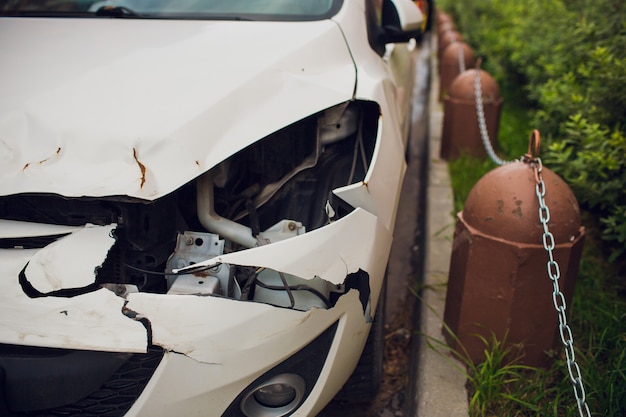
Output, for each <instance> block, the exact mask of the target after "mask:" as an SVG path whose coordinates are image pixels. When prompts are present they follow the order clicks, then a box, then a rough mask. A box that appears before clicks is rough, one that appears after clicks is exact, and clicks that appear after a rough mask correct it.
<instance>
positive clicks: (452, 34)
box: [437, 30, 463, 74]
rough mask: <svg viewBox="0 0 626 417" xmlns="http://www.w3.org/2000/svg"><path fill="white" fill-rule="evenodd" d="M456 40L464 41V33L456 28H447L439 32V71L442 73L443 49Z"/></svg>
mask: <svg viewBox="0 0 626 417" xmlns="http://www.w3.org/2000/svg"><path fill="white" fill-rule="evenodd" d="M454 42H463V35H461V34H460V33H459V32H457V31H455V30H447V31H445V32H442V33H440V34H439V37H438V38H437V58H438V59H439V73H440V74H441V57H442V56H443V51H445V50H446V48H447V47H448V46H449V45H450V44H452V43H454ZM457 53H458V52H457Z"/></svg>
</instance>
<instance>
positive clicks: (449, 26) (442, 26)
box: [437, 20, 457, 36]
mask: <svg viewBox="0 0 626 417" xmlns="http://www.w3.org/2000/svg"><path fill="white" fill-rule="evenodd" d="M449 30H454V31H456V30H457V28H456V25H455V24H454V22H453V21H451V20H448V21H445V22H442V23H439V24H437V35H438V36H441V35H442V34H444V33H446V32H447V31H449Z"/></svg>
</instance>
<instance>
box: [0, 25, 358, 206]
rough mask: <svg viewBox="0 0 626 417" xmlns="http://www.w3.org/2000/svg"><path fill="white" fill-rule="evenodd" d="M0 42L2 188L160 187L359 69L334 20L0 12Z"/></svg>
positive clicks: (327, 99)
mask: <svg viewBox="0 0 626 417" xmlns="http://www.w3.org/2000/svg"><path fill="white" fill-rule="evenodd" d="M15 39H20V42H19V43H17V42H14V40H15ZM0 50H1V51H2V66H1V67H0V195H10V194H16V193H26V192H46V193H56V194H61V195H64V196H71V197H78V196H104V195H128V196H133V197H138V198H143V199H148V200H153V199H156V198H158V197H160V196H163V195H165V194H167V193H169V192H171V191H173V190H175V189H176V188H178V187H179V186H181V185H182V184H184V183H186V182H188V181H189V180H191V179H193V178H195V177H196V176H198V175H200V174H201V173H203V172H205V171H207V170H208V169H209V168H211V167H212V166H214V165H215V164H217V163H219V162H220V161H222V160H224V159H225V158H227V157H228V156H230V155H232V154H234V153H235V152H237V151H238V150H240V149H242V148H244V147H245V146H247V145H249V144H251V143H253V142H254V141H256V140H258V139H260V138H262V137H264V136H266V135H268V134H269V133H271V132H273V131H276V130H278V129H280V128H281V127H283V126H286V125H289V124H291V123H293V122H294V121H297V120H300V119H302V118H303V117H306V116H308V115H310V114H312V113H315V112H317V111H319V110H321V109H324V108H327V107H330V106H332V105H335V104H337V103H340V102H342V101H345V100H348V99H350V98H351V97H352V95H353V92H354V88H355V81H356V78H355V77H356V73H355V67H354V64H353V61H352V59H351V56H350V53H349V50H348V47H347V45H346V43H345V41H344V38H343V37H342V35H341V31H340V29H339V27H338V26H337V24H336V23H335V22H333V21H330V20H325V21H317V22H224V21H168V20H134V19H131V20H115V19H104V20H100V19H72V20H65V19H28V18H26V19H3V22H2V25H0ZM320 51H323V52H320ZM320 57H322V59H320ZM305 97H306V99H305Z"/></svg>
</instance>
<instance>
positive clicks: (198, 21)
mask: <svg viewBox="0 0 626 417" xmlns="http://www.w3.org/2000/svg"><path fill="white" fill-rule="evenodd" d="M20 3H21V2H5V3H4V4H3V3H0V4H2V6H0V10H2V14H3V16H4V17H2V18H1V19H3V21H2V26H1V27H0V49H2V50H3V51H5V54H6V57H8V58H7V59H6V60H5V62H6V65H3V68H2V70H1V77H0V88H1V95H0V162H1V163H0V294H1V295H0V296H1V297H2V302H1V303H0V414H1V415H7V416H15V417H17V416H20V417H25V416H41V415H45V416H48V415H50V416H67V415H93V416H151V417H152V416H171V415H209V416H246V417H260V416H267V417H270V416H283V415H301V416H313V415H315V414H316V413H318V412H319V411H320V410H321V409H322V408H323V407H324V406H325V405H326V404H327V403H328V402H329V401H330V400H331V399H332V398H333V397H334V396H335V394H336V393H337V392H338V391H339V390H340V389H341V388H342V386H344V383H345V382H346V381H347V380H348V378H349V377H350V374H351V373H352V371H353V370H354V368H355V367H356V366H357V362H358V361H359V357H360V354H361V351H362V350H363V347H364V346H365V344H366V340H367V338H368V334H369V330H370V328H371V327H372V323H373V321H374V318H375V315H376V310H377V307H379V306H380V299H381V297H380V295H381V292H383V291H384V275H385V268H386V263H387V259H388V255H389V250H390V247H391V241H392V234H393V225H394V221H395V211H396V208H397V204H398V200H399V193H400V187H401V183H402V178H403V175H404V170H405V159H404V158H405V145H406V137H407V133H408V117H409V113H410V112H409V110H410V106H409V103H410V92H411V81H412V79H413V77H412V67H411V64H410V62H411V61H410V57H411V54H412V53H413V52H414V49H415V44H414V43H412V44H406V43H399V42H406V41H408V40H409V39H411V38H414V37H416V36H419V34H418V32H417V30H418V28H419V27H420V26H421V14H420V13H419V11H418V9H417V8H416V7H415V6H414V5H413V4H412V3H411V2H410V1H409V0H393V1H392V0H385V1H383V2H382V5H383V6H382V7H383V8H382V9H381V4H380V3H378V2H374V1H369V0H368V1H364V0H344V1H338V0H337V1H323V2H312V3H315V4H316V6H307V7H304V6H302V4H301V2H292V3H293V5H291V6H289V3H290V2H277V3H276V4H278V5H279V6H275V7H287V8H286V9H284V10H283V9H280V10H274V9H272V12H271V13H266V12H263V10H261V11H259V10H253V11H248V12H247V13H244V12H243V11H245V10H246V9H245V7H244V6H245V5H244V6H241V5H240V6H236V5H239V4H240V3H241V4H244V3H246V2H233V3H229V4H230V5H229V6H228V7H234V8H235V9H236V8H237V7H241V10H235V9H233V10H228V11H222V12H220V13H217V12H211V13H209V12H208V11H207V10H204V9H202V13H200V12H197V13H198V14H197V15H192V14H191V13H192V11H193V10H195V9H194V7H196V6H193V4H196V3H194V2H189V9H185V10H184V13H183V12H180V13H183V15H179V14H177V13H178V11H177V12H176V13H174V12H172V11H171V9H170V8H168V7H169V6H168V7H163V8H162V9H158V7H156V6H155V9H154V10H153V9H150V8H148V9H146V10H144V11H142V10H140V9H138V8H136V7H134V6H136V4H135V3H137V2H136V1H131V0H128V1H126V2H124V1H119V2H117V1H116V2H102V1H97V2H93V4H88V3H90V2H77V5H80V6H81V7H82V8H81V9H80V10H74V9H71V10H64V11H62V13H58V10H56V9H55V10H54V12H51V11H50V10H48V9H45V10H39V9H36V7H30V6H28V2H24V3H25V4H26V5H25V6H24V7H23V8H20V7H19V4H20ZM44 3H46V2H44ZM104 3H106V4H104ZM157 3H158V2H157ZM162 3H163V2H162ZM164 3H167V2H164ZM183 3H184V2H183ZM192 3H193V4H192ZM207 3H211V2H207ZM216 3H220V2H216ZM226 3H228V2H226ZM252 3H255V2H251V4H252ZM270 3H271V2H270ZM296 3H297V5H296ZM15 4H18V6H15ZM281 5H282V6H281ZM31 6H32V5H31ZM131 6H133V7H131ZM55 7H56V6H55ZM103 7H104V9H103ZM255 7H257V6H255ZM385 8H386V9H385ZM303 10H304V11H303ZM131 11H132V13H131ZM383 12H384V13H383ZM74 13H75V14H74ZM264 13H265V14H264ZM389 16H391V17H389ZM127 18H128V19H127ZM68 20H71V22H70V23H68ZM385 44H388V45H387V47H385ZM396 61H398V62H402V63H403V64H404V65H403V67H402V68H400V69H396V68H392V67H393V63H394V62H396Z"/></svg>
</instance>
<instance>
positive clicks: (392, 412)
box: [318, 40, 431, 417]
mask: <svg viewBox="0 0 626 417" xmlns="http://www.w3.org/2000/svg"><path fill="white" fill-rule="evenodd" d="M423 45H424V46H423V47H422V49H421V50H420V51H419V54H418V60H417V66H416V74H415V76H416V81H415V89H414V91H413V97H414V102H413V112H412V121H411V137H410V139H409V143H408V149H407V162H408V167H407V172H406V175H405V179H404V183H403V189H402V195H401V197H400V203H399V204H400V205H399V211H398V216H397V219H396V227H395V231H394V242H393V245H392V248H391V254H390V259H389V264H388V266H387V285H388V287H387V305H386V306H387V308H386V312H385V332H386V337H385V341H386V345H385V365H384V367H385V368H384V369H385V375H384V378H383V381H382V386H381V390H380V392H379V394H378V395H377V396H376V397H375V398H373V399H372V401H369V402H366V403H362V404H345V403H341V402H339V401H333V402H331V403H330V404H329V405H328V406H327V407H326V408H325V409H324V410H323V411H322V412H321V413H320V414H319V415H318V417H402V416H406V417H409V416H411V415H412V414H413V410H414V409H415V405H414V404H412V399H413V398H414V397H415V396H414V395H413V394H412V392H413V390H414V389H415V388H414V386H413V384H412V382H411V381H413V380H414V377H413V373H414V371H415V369H414V366H413V365H412V364H413V362H414V356H415V352H414V350H415V346H416V343H417V340H416V334H415V332H414V331H413V329H417V328H418V327H419V322H418V320H419V317H418V314H416V312H415V311H416V308H415V307H416V299H415V297H414V296H413V292H412V291H411V289H415V288H416V286H417V285H418V283H419V281H420V280H421V274H422V268H421V258H422V256H423V251H422V245H421V242H422V235H421V230H423V228H422V224H423V218H424V201H425V195H424V193H425V191H424V190H425V184H424V178H425V166H426V163H425V162H426V160H425V158H426V157H427V155H428V149H427V146H428V134H429V132H428V98H429V94H430V56H431V51H430V48H429V45H430V42H428V40H426V41H425V42H423Z"/></svg>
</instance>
